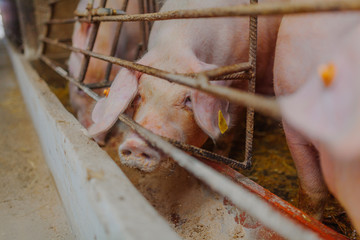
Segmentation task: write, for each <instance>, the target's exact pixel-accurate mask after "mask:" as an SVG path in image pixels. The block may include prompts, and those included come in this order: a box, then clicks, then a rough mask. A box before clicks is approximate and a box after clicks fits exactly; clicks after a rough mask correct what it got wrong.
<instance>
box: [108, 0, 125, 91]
mask: <svg viewBox="0 0 360 240" xmlns="http://www.w3.org/2000/svg"><path fill="white" fill-rule="evenodd" d="M128 3H129V0H124V2H123V5H122V6H121V11H124V12H126V9H127V6H128ZM122 27H123V22H120V23H119V25H118V26H117V28H116V33H115V36H114V40H113V43H112V46H111V51H110V56H115V53H116V50H117V46H118V43H119V39H120V34H121V30H122ZM111 69H112V63H108V65H107V67H106V72H105V81H104V83H105V84H106V83H109V78H110V74H111Z"/></svg>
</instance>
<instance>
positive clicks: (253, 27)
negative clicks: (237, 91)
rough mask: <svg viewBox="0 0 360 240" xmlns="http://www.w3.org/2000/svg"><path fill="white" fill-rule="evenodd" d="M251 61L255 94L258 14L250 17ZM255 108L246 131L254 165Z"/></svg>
mask: <svg viewBox="0 0 360 240" xmlns="http://www.w3.org/2000/svg"><path fill="white" fill-rule="evenodd" d="M257 2H258V0H250V4H252V5H256V4H257ZM249 43H250V45H249V62H250V64H251V78H250V80H249V84H248V92H249V93H253V94H255V84H256V54H257V16H251V17H250V25H249ZM254 114H255V112H254V108H252V107H247V110H246V133H245V160H244V161H245V163H246V164H247V165H248V166H249V168H250V167H251V165H252V148H253V139H254Z"/></svg>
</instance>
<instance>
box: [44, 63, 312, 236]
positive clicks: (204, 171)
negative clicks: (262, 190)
mask: <svg viewBox="0 0 360 240" xmlns="http://www.w3.org/2000/svg"><path fill="white" fill-rule="evenodd" d="M41 59H42V60H43V61H44V62H45V63H46V64H48V65H49V66H50V67H51V68H53V69H54V70H55V71H56V72H57V73H59V74H60V75H61V76H64V77H65V78H66V79H67V80H69V81H71V82H74V83H75V84H76V83H77V84H79V83H78V82H77V81H76V80H75V79H73V78H71V77H69V76H68V74H67V72H66V71H65V70H64V69H62V68H59V67H58V66H57V65H56V64H55V63H53V62H52V61H51V60H50V59H48V58H47V57H46V56H41ZM79 87H83V86H82V84H79ZM82 89H86V87H85V88H82ZM89 92H92V91H91V90H90V89H88V91H87V92H86V93H89ZM89 96H90V97H92V98H93V99H94V100H96V101H98V100H99V96H98V95H97V94H96V93H94V94H91V95H89ZM119 119H120V121H122V122H123V123H124V124H126V125H127V126H129V127H130V128H131V129H133V130H134V131H136V132H137V133H138V134H139V135H140V136H141V137H143V138H144V139H145V140H146V141H147V142H148V143H149V144H150V145H151V146H152V147H155V148H156V149H159V150H160V151H162V152H163V153H165V154H166V155H168V156H169V157H171V158H172V159H174V160H175V161H176V162H177V163H178V164H179V165H180V166H182V167H183V168H185V169H186V170H187V171H189V172H190V173H192V174H193V175H194V176H195V177H197V178H198V179H199V180H201V181H203V182H204V183H206V184H207V185H209V186H211V188H212V189H214V190H215V191H216V192H218V193H220V194H221V195H223V196H226V197H227V198H228V199H229V200H230V201H231V202H232V203H234V204H235V205H236V206H237V207H239V208H240V209H242V210H244V211H246V212H247V213H248V214H249V215H251V216H253V217H255V218H256V219H258V220H259V221H261V222H262V223H263V224H264V225H265V226H267V227H269V228H271V229H273V230H274V231H276V232H278V233H279V234H281V235H283V236H284V237H286V238H289V239H295V240H297V239H299V240H300V239H318V238H317V236H316V235H315V233H313V232H311V231H309V230H307V229H304V228H303V227H301V226H298V225H296V224H295V223H294V222H292V221H289V219H288V218H287V217H285V216H283V215H282V214H281V213H279V212H277V211H276V210H275V209H273V208H272V207H271V206H270V204H268V203H267V202H265V201H264V200H262V199H260V198H259V197H258V196H256V194H254V193H252V192H250V191H248V190H246V188H244V187H243V186H241V185H238V184H236V183H234V182H233V181H231V180H230V179H228V178H227V177H224V176H223V175H221V174H220V173H218V172H217V171H215V170H213V169H212V168H210V167H208V166H206V165H205V164H204V163H201V162H200V161H198V160H197V159H195V158H193V157H191V156H189V155H187V154H185V153H184V152H182V151H181V150H179V149H177V148H176V147H175V146H173V145H172V144H171V143H169V142H167V141H166V140H164V139H163V138H162V137H160V136H157V135H155V134H154V133H152V132H150V131H149V130H147V129H145V128H143V127H142V126H140V125H139V124H137V123H136V122H134V121H133V120H132V119H131V118H129V117H128V116H126V115H124V114H121V115H120V116H119ZM255 206H256V207H255Z"/></svg>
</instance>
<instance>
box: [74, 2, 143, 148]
mask: <svg viewBox="0 0 360 240" xmlns="http://www.w3.org/2000/svg"><path fill="white" fill-rule="evenodd" d="M99 2H100V1H94V7H95V8H96V7H99ZM87 3H88V1H87V0H82V1H80V2H79V4H78V6H77V11H79V12H83V11H85V9H86V5H87ZM122 3H123V0H110V1H107V5H106V7H109V8H115V9H120V8H121V6H122ZM137 11H138V5H137V1H130V2H129V5H128V12H129V13H136V12H137ZM118 25H119V23H116V22H111V23H109V22H105V23H101V24H100V26H99V30H98V34H97V37H96V41H95V44H94V48H93V51H94V52H96V53H100V54H104V55H109V54H110V50H111V47H112V44H113V42H114V41H116V40H117V39H114V36H115V34H116V30H117V27H118ZM93 28H94V26H93V24H90V23H85V22H83V23H79V22H77V23H75V25H74V32H73V35H72V43H73V46H74V47H76V48H81V49H84V48H85V47H86V46H87V45H88V42H89V40H90V33H91V31H92V29H93ZM138 29H139V26H138V23H126V24H124V26H123V31H122V34H120V39H119V42H118V46H117V51H116V54H115V56H117V57H120V58H124V59H128V60H134V59H135V52H136V49H137V43H138V42H139V39H140V32H139V30H138ZM83 60H84V56H83V54H81V53H76V52H72V53H71V55H70V58H69V61H68V68H69V73H70V76H72V77H75V78H78V77H79V75H80V68H81V65H82V61H83ZM107 66H108V63H107V62H105V61H102V60H99V59H95V58H90V61H89V65H88V69H87V72H86V74H85V78H84V83H85V84H90V83H98V82H101V81H104V80H105V72H106V69H107ZM119 70H120V67H119V66H117V65H113V66H112V69H111V73H110V77H109V80H110V81H111V80H113V79H114V77H115V75H116V74H117V72H118V71H119ZM98 92H99V90H98ZM69 95H70V103H71V106H72V108H73V110H74V111H75V114H76V116H77V118H78V120H79V122H80V123H81V124H82V125H83V126H84V127H86V128H88V127H89V126H91V125H92V124H93V122H92V120H91V112H92V109H93V107H94V104H95V102H94V100H93V99H92V98H90V97H89V96H87V95H86V94H85V93H84V92H83V91H82V90H81V89H79V88H78V87H76V86H75V85H74V84H72V83H70V84H69ZM104 138H105V134H103V135H100V136H98V137H97V141H98V142H99V143H100V144H104Z"/></svg>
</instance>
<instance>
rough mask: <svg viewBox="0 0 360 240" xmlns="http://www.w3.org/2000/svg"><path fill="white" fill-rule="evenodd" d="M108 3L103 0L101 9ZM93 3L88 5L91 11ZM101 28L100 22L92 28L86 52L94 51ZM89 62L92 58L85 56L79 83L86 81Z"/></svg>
mask: <svg viewBox="0 0 360 240" xmlns="http://www.w3.org/2000/svg"><path fill="white" fill-rule="evenodd" d="M106 1H107V0H101V1H100V5H99V6H100V7H105V5H106ZM93 2H94V1H93V0H92V3H91V4H88V7H89V9H90V7H91V8H92V7H93ZM99 26H100V23H99V22H96V23H94V24H93V28H92V30H91V32H90V36H89V42H88V45H87V46H86V50H88V51H92V50H93V48H94V45H95V40H96V36H97V32H98V30H99ZM89 61H90V57H89V56H87V55H84V58H83V60H82V63H81V68H80V74H79V81H80V82H83V81H84V79H85V75H86V72H87V68H88V66H89Z"/></svg>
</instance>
